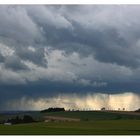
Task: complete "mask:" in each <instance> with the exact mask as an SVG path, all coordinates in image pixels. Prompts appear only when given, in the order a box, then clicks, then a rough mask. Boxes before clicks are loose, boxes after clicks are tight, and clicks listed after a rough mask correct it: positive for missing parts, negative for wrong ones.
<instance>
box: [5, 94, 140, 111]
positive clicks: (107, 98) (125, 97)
mask: <svg viewBox="0 0 140 140" xmlns="http://www.w3.org/2000/svg"><path fill="white" fill-rule="evenodd" d="M7 107H10V108H12V109H17V110H41V109H46V108H49V107H64V108H65V109H66V110H69V109H74V110H76V109H78V110H100V109H101V108H103V107H105V108H106V109H107V110H118V109H120V110H123V108H125V110H127V111H132V110H136V109H138V108H139V107H140V96H139V95H137V94H134V93H131V92H128V93H120V94H114V95H113V94H103V93H96V94H92V93H88V94H86V95H85V96H78V95H76V94H72V95H64V94H60V95H59V96H56V97H48V98H39V99H29V98H26V97H23V98H21V99H19V100H13V101H10V102H8V103H7Z"/></svg>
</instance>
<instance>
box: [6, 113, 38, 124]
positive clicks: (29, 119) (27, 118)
mask: <svg viewBox="0 0 140 140" xmlns="http://www.w3.org/2000/svg"><path fill="white" fill-rule="evenodd" d="M32 122H36V121H35V120H34V119H33V118H32V117H31V116H29V115H24V116H23V118H20V117H19V116H16V117H15V118H11V119H8V120H7V121H6V123H12V124H20V123H32Z"/></svg>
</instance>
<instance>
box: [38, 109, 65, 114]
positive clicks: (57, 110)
mask: <svg viewBox="0 0 140 140" xmlns="http://www.w3.org/2000/svg"><path fill="white" fill-rule="evenodd" d="M60 111H65V109H64V108H48V109H45V110H42V111H40V112H41V113H45V112H60Z"/></svg>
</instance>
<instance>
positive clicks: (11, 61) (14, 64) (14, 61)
mask: <svg viewBox="0 0 140 140" xmlns="http://www.w3.org/2000/svg"><path fill="white" fill-rule="evenodd" d="M4 64H5V65H4V66H5V67H6V68H9V69H12V70H13V71H18V70H28V67H27V66H26V65H25V64H24V63H22V62H21V61H20V59H19V57H17V56H9V57H7V58H6V59H5V62H4Z"/></svg>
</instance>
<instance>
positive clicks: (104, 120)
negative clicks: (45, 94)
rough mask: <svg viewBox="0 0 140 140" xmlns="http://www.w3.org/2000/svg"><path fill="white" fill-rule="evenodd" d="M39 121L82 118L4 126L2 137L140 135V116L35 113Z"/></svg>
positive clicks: (86, 112) (108, 113) (81, 112)
mask: <svg viewBox="0 0 140 140" xmlns="http://www.w3.org/2000/svg"><path fill="white" fill-rule="evenodd" d="M30 114H32V115H34V116H35V117H38V118H42V119H43V118H44V116H59V117H69V118H79V119H80V120H81V121H79V122H67V121H66V122H63V121H50V122H44V121H42V122H35V123H27V124H15V125H11V126H6V125H3V124H1V125H0V134H1V135H140V115H132V114H130V113H127V114H124V113H122V114H121V113H117V112H115V113H112V112H101V111H79V112H74V111H72V112H47V113H43V114H42V113H39V112H36V113H35V112H34V113H31V112H30ZM20 115H21V114H20Z"/></svg>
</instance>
